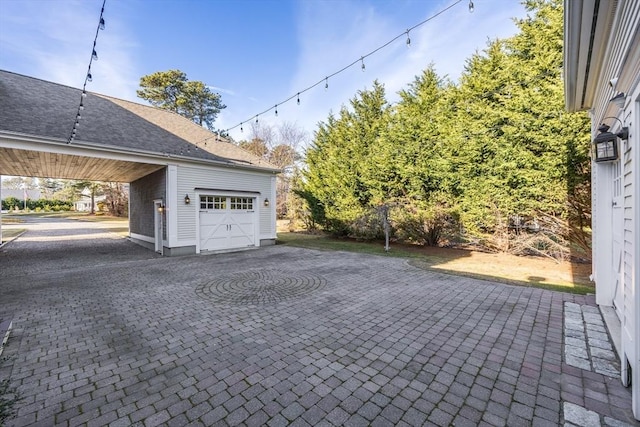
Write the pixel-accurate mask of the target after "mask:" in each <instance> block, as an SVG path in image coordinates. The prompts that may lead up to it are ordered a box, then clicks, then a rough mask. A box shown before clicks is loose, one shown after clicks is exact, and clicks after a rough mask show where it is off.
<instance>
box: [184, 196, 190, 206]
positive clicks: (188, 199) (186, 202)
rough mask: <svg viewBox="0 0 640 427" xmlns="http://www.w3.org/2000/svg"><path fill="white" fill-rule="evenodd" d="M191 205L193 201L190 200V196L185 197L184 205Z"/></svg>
mask: <svg viewBox="0 0 640 427" xmlns="http://www.w3.org/2000/svg"><path fill="white" fill-rule="evenodd" d="M189 203H191V199H190V198H189V195H188V194H185V195H184V204H185V205H188V204H189Z"/></svg>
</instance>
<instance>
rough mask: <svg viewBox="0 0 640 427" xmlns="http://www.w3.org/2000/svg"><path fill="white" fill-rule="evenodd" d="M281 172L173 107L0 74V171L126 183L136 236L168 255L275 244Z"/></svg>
mask: <svg viewBox="0 0 640 427" xmlns="http://www.w3.org/2000/svg"><path fill="white" fill-rule="evenodd" d="M80 99H82V100H83V106H84V108H83V110H82V120H81V122H80V126H79V127H78V132H77V135H76V136H75V138H74V140H73V143H71V144H69V143H68V137H69V134H70V132H71V128H72V126H73V123H74V120H75V117H76V113H77V110H78V103H79V101H80ZM279 172H280V171H279V170H278V169H277V168H276V167H274V166H273V165H271V164H269V163H268V162H265V161H264V160H262V159H260V158H258V157H256V156H254V155H252V154H250V153H248V152H246V151H245V150H242V149H241V148H239V147H237V146H236V145H233V144H231V143H230V142H229V141H227V140H225V139H224V138H221V137H219V136H216V135H215V134H213V133H211V132H209V131H208V130H206V129H204V128H202V127H200V126H198V125H196V124H195V123H193V122H191V121H190V120H188V119H186V118H184V117H182V116H179V115H177V114H175V113H172V112H169V111H164V110H160V109H157V108H153V107H149V106H146V105H141V104H137V103H133V102H129V101H124V100H121V99H116V98H111V97H108V96H104V95H100V94H96V93H90V92H88V93H85V94H84V95H83V94H82V91H81V90H79V89H75V88H70V87H67V86H63V85H59V84H55V83H51V82H46V81H43V80H39V79H34V78H31V77H28V76H23V75H19V74H15V73H11V72H7V71H2V70H0V175H15V176H31V177H48V178H66V179H83V180H92V181H112V182H121V183H129V234H130V238H131V240H132V241H134V242H136V243H139V244H142V245H144V246H146V247H148V248H150V249H152V250H155V251H157V252H160V253H162V254H164V255H183V254H193V253H205V252H222V251H229V250H239V249H245V248H252V247H259V246H263V245H270V244H274V243H275V239H276V211H275V200H276V194H275V192H276V175H277V174H278V173H279ZM0 231H1V230H0Z"/></svg>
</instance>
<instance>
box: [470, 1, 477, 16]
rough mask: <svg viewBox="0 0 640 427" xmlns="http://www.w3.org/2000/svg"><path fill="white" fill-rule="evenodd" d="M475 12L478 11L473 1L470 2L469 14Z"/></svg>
mask: <svg viewBox="0 0 640 427" xmlns="http://www.w3.org/2000/svg"><path fill="white" fill-rule="evenodd" d="M474 10H476V7H475V5H474V4H473V0H469V13H473V11H474Z"/></svg>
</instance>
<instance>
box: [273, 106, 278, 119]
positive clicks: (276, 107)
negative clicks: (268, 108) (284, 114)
mask: <svg viewBox="0 0 640 427" xmlns="http://www.w3.org/2000/svg"><path fill="white" fill-rule="evenodd" d="M274 108H275V109H276V117H278V104H276V105H275V106H274Z"/></svg>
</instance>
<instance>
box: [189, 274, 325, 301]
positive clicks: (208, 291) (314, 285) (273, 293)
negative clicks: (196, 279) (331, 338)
mask: <svg viewBox="0 0 640 427" xmlns="http://www.w3.org/2000/svg"><path fill="white" fill-rule="evenodd" d="M326 284H327V281H326V279H325V278H324V277H322V276H318V275H314V274H307V273H300V272H295V273H290V272H287V271H283V270H255V271H244V272H239V273H235V274H232V275H225V276H222V277H219V278H217V279H215V280H212V281H210V282H207V283H204V284H202V285H200V286H198V287H197V288H196V293H197V294H198V295H199V296H200V297H202V298H205V299H208V300H212V301H214V302H224V303H232V304H241V305H254V304H271V303H277V302H280V301H284V300H287V299H291V298H295V297H299V296H304V295H308V294H310V293H312V292H316V291H318V290H320V289H322V288H324V287H325V285H326Z"/></svg>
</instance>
